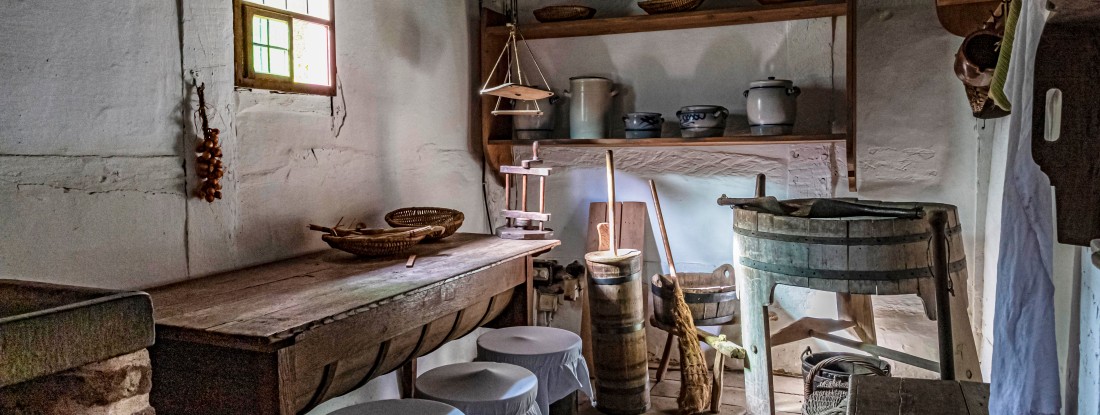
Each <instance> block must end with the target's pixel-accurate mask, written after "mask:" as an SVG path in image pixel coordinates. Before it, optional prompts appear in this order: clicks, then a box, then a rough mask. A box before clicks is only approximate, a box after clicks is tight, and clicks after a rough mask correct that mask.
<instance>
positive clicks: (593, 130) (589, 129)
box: [565, 76, 619, 138]
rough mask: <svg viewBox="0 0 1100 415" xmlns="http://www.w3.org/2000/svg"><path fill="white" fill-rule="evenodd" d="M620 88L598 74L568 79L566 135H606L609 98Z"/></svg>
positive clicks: (575, 136) (580, 136) (589, 136)
mask: <svg viewBox="0 0 1100 415" xmlns="http://www.w3.org/2000/svg"><path fill="white" fill-rule="evenodd" d="M618 93H619V91H616V90H615V89H614V84H612V83H611V80H610V79H607V78H601V77H598V76H578V77H574V78H569V89H568V90H566V91H565V96H567V97H569V136H570V137H572V138H607V136H608V132H607V131H608V130H607V128H608V121H607V118H608V115H610V113H611V97H614V96H615V95H617V94H618Z"/></svg>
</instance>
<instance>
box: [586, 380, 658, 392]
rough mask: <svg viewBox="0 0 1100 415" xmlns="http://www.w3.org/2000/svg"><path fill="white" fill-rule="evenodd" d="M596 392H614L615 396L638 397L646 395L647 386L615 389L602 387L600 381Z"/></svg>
mask: <svg viewBox="0 0 1100 415" xmlns="http://www.w3.org/2000/svg"><path fill="white" fill-rule="evenodd" d="M596 383H597V385H596V390H597V391H601V392H614V394H615V395H636V394H641V393H645V389H646V385H642V386H631V387H629V388H613V387H610V386H607V385H600V384H599V381H596Z"/></svg>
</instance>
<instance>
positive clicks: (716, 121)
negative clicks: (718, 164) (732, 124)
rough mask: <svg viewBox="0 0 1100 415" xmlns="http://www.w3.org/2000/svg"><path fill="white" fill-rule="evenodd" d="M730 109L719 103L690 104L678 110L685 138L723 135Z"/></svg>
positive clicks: (681, 131)
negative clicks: (718, 104)
mask: <svg viewBox="0 0 1100 415" xmlns="http://www.w3.org/2000/svg"><path fill="white" fill-rule="evenodd" d="M727 116H729V110H727V109H725V108H724V107H720V106H717V105H690V106H686V107H682V108H680V110H679V111H676V117H678V118H679V119H680V134H681V135H682V136H683V137H684V138H700V137H721V136H722V133H723V132H725V131H726V117H727Z"/></svg>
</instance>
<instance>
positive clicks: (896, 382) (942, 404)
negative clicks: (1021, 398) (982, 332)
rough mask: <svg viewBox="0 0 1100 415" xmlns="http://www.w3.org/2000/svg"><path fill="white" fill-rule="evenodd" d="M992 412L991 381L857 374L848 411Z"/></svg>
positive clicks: (915, 414)
mask: <svg viewBox="0 0 1100 415" xmlns="http://www.w3.org/2000/svg"><path fill="white" fill-rule="evenodd" d="M879 414H901V415H989V384H988V383H977V382H958V381H953V380H927V379H905V378H887V377H880V376H853V377H852V384H851V386H849V389H848V415H879Z"/></svg>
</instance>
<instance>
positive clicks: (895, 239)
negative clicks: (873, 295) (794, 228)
mask: <svg viewBox="0 0 1100 415" xmlns="http://www.w3.org/2000/svg"><path fill="white" fill-rule="evenodd" d="M733 232H734V233H736V234H738V235H741V236H748V237H752V238H757V239H770V240H773V241H780V242H797V243H804V244H815V245H847V246H854V245H898V244H907V243H912V242H920V241H927V240H928V239H929V238H932V232H924V233H915V234H911V235H897V236H869V237H854V238H847V237H845V238H841V237H836V236H804V235H789V234H785V233H772V232H760V231H750V230H748V229H742V228H738V227H736V226H734V227H733ZM960 232H962V227H961V226H955V227H952V228H948V229H947V236H954V235H956V234H958V233H960Z"/></svg>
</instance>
